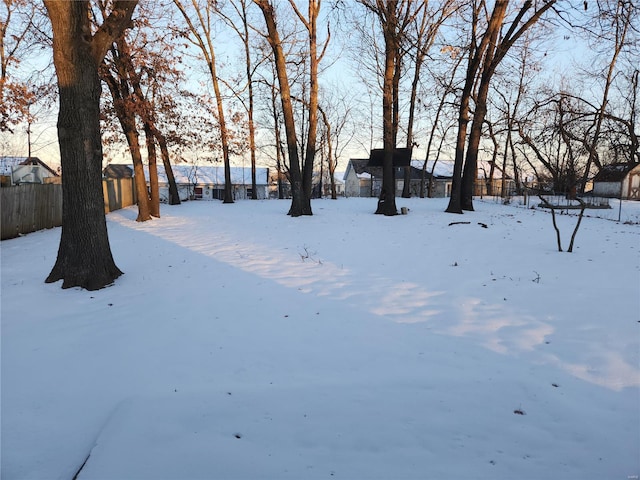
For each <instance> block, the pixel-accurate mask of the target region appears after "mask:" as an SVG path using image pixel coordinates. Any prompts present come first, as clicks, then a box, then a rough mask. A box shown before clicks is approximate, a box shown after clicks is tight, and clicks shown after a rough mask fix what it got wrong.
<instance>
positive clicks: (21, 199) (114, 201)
mask: <svg viewBox="0 0 640 480" xmlns="http://www.w3.org/2000/svg"><path fill="white" fill-rule="evenodd" d="M102 191H103V195H104V211H105V213H108V212H112V211H114V210H118V209H120V208H125V207H128V206H130V205H134V204H135V194H134V188H133V179H131V178H123V179H117V180H103V182H102ZM60 225H62V185H56V184H44V185H41V184H23V185H18V186H15V187H4V188H0V238H1V239H2V240H5V239H8V238H15V237H18V236H20V235H23V234H25V233H31V232H35V231H38V230H42V229H45V228H53V227H59V226H60Z"/></svg>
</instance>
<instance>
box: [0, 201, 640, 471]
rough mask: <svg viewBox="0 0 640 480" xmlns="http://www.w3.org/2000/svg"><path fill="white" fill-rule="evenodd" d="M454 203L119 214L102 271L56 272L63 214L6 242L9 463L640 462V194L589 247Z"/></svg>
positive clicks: (485, 465) (507, 213)
mask: <svg viewBox="0 0 640 480" xmlns="http://www.w3.org/2000/svg"><path fill="white" fill-rule="evenodd" d="M446 202H447V199H417V198H414V199H398V200H397V203H398V208H401V207H406V208H407V209H408V214H407V215H398V216H395V217H384V216H381V215H374V214H373V211H374V210H375V206H376V199H373V198H348V199H344V198H342V199H339V200H336V201H332V200H314V201H313V202H312V208H313V211H314V215H313V216H311V217H299V218H295V219H294V218H291V217H289V216H287V215H286V212H287V210H288V207H289V201H286V200H284V201H279V200H268V201H248V200H247V201H239V202H236V203H234V204H223V203H221V202H205V201H198V202H187V203H184V204H182V205H180V206H167V205H163V206H162V212H161V213H162V217H161V218H160V219H156V220H153V221H150V222H145V223H137V222H136V221H135V218H136V210H135V207H133V208H128V209H124V210H120V211H117V212H112V213H110V214H109V215H108V216H107V224H108V230H109V238H110V243H111V248H112V252H113V255H114V258H115V261H116V264H117V265H118V267H119V268H120V269H121V270H123V271H124V272H125V273H124V275H123V276H121V277H120V278H118V279H117V280H116V281H115V283H114V284H113V285H112V286H110V287H108V288H105V289H103V290H99V291H96V292H87V291H84V290H80V289H68V290H62V289H61V288H60V282H58V283H54V284H45V283H44V282H43V280H44V278H45V277H46V276H47V274H48V273H49V270H50V269H51V267H52V265H53V264H54V261H55V257H56V252H57V248H58V242H59V238H60V228H54V229H51V230H45V231H41V232H36V233H32V234H28V235H25V236H22V237H19V238H16V239H12V240H5V241H3V242H2V245H1V247H2V248H1V250H0V255H1V257H0V259H1V262H2V268H1V270H0V279H1V283H0V286H1V294H2V303H1V305H0V309H1V310H0V313H1V315H0V318H1V328H2V336H1V342H2V343H1V347H2V348H1V355H2V357H1V360H2V362H1V381H2V385H1V386H2V388H1V403H0V406H1V409H2V410H1V414H2V423H1V425H0V428H1V434H2V444H1V454H2V462H1V471H0V474H1V476H2V478H7V479H12V480H22V479H34V478H37V479H39V480H47V479H58V478H67V479H68V478H74V475H76V473H77V474H78V475H77V478H78V479H79V480H88V479H115V478H136V479H139V480H142V479H150V480H151V479H153V480H159V479H165V480H178V479H179V480H189V479H196V478H226V479H241V478H246V479H268V478H271V479H274V478H278V479H286V478H291V479H298V480H299V479H315V478H343V479H349V480H353V479H359V478H366V479H375V478H381V479H382V478H384V479H389V478H398V479H400V478H401V479H423V478H434V479H436V478H437V479H460V478H474V479H491V480H502V479H504V480H507V479H508V480H513V479H518V480H538V479H541V478H554V479H556V478H557V479H559V478H561V479H563V480H578V479H579V480H585V479H587V480H590V479H593V480H596V479H597V480H601V479H603V478H611V479H616V478H622V479H627V478H636V476H637V475H639V474H640V457H638V455H637V453H638V451H640V337H639V335H638V328H639V326H640V324H639V323H638V321H639V318H638V311H639V307H640V305H639V304H638V291H639V289H640V251H639V247H640V243H639V242H638V240H639V238H640V203H639V202H623V203H622V212H621V221H620V222H618V221H616V220H615V219H616V218H617V216H618V211H617V208H612V209H609V210H590V211H587V216H586V217H585V218H584V219H583V220H582V223H581V225H580V229H579V231H578V233H577V236H576V240H575V248H574V252H573V253H567V252H558V250H557V247H556V239H555V233H554V230H553V227H552V224H551V217H550V214H549V212H547V211H544V210H543V209H541V208H538V207H537V204H536V202H535V201H534V200H532V199H529V203H528V204H523V202H522V201H521V200H520V199H518V198H514V199H513V201H512V203H511V204H509V205H504V204H502V203H493V202H491V201H478V200H477V201H476V202H475V208H476V211H475V212H469V213H465V214H464V215H452V214H447V213H444V209H445V208H446ZM602 217H604V218H602ZM612 219H613V220H612ZM557 220H558V226H559V228H560V230H561V233H562V242H563V246H564V249H565V250H566V248H567V245H568V242H569V239H570V236H571V232H572V231H573V228H574V226H575V223H576V217H575V216H570V215H564V214H563V215H558V219H557ZM83 464H84V467H82V466H83ZM81 467H82V469H81ZM78 472H79V473H78Z"/></svg>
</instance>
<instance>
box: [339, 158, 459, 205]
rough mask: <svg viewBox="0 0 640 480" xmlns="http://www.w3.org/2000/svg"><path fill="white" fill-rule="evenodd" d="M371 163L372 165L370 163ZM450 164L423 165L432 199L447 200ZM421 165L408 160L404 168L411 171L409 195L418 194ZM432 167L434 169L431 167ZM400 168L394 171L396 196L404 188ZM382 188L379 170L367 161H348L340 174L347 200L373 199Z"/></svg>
mask: <svg viewBox="0 0 640 480" xmlns="http://www.w3.org/2000/svg"><path fill="white" fill-rule="evenodd" d="M374 163H375V162H374ZM452 165H453V164H452V162H445V161H441V162H437V163H436V164H435V165H434V162H433V161H429V162H427V166H426V169H425V171H424V176H425V188H426V189H428V188H429V184H430V183H431V184H432V188H431V195H432V196H433V197H448V196H449V195H451V178H452V175H453V166H452ZM423 166H424V162H423V161H421V160H412V161H411V163H410V165H409V166H408V168H410V172H411V180H410V181H411V186H410V191H411V195H413V196H418V195H419V194H420V184H421V183H422V175H423ZM434 167H435V168H434ZM404 168H405V167H396V168H395V179H396V195H398V196H400V195H401V194H402V190H403V186H404ZM381 188H382V167H381V166H371V165H370V159H368V158H364V159H357V158H352V159H351V160H349V163H348V164H347V169H346V170H345V172H344V191H345V196H347V197H377V196H378V195H380V190H381Z"/></svg>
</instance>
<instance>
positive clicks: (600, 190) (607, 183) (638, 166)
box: [592, 163, 640, 200]
mask: <svg viewBox="0 0 640 480" xmlns="http://www.w3.org/2000/svg"><path fill="white" fill-rule="evenodd" d="M592 193H593V195H596V196H601V197H615V198H622V199H623V200H640V163H612V164H610V165H604V166H603V167H602V169H601V170H600V172H598V174H597V175H596V176H595V177H594V178H593V192H592Z"/></svg>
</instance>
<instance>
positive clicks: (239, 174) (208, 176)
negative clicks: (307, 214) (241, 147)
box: [105, 164, 269, 185]
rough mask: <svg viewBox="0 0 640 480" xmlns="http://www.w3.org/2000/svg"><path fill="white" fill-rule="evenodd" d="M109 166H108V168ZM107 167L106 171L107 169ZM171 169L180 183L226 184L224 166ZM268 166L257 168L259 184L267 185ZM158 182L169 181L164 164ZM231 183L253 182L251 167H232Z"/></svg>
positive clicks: (159, 165) (145, 171)
mask: <svg viewBox="0 0 640 480" xmlns="http://www.w3.org/2000/svg"><path fill="white" fill-rule="evenodd" d="M108 167H115V169H112V170H115V171H124V170H123V167H124V168H129V169H130V170H132V171H133V166H132V165H122V164H120V165H119V164H111V165H109V166H108ZM108 167H107V168H108ZM107 168H105V171H106V170H107ZM171 170H172V171H173V176H174V177H175V179H176V183H177V184H178V185H193V184H198V185H201V184H202V185H224V167H223V166H212V165H198V166H196V165H172V166H171ZM268 172H269V169H268V168H264V167H260V168H256V182H257V183H258V184H259V185H267V183H268V182H267V177H268ZM144 173H145V176H146V177H147V178H148V176H149V167H148V166H146V165H145V167H144ZM158 182H160V183H168V180H167V173H166V172H165V169H164V165H162V164H158ZM231 183H232V184H234V185H242V184H244V185H250V184H251V168H243V167H231Z"/></svg>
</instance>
